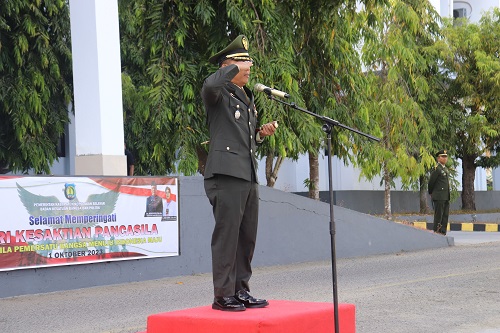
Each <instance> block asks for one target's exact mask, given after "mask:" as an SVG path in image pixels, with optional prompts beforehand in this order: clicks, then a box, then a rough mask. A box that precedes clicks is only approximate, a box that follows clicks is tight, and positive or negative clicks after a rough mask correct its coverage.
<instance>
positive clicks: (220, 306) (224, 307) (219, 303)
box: [212, 296, 246, 311]
mask: <svg viewBox="0 0 500 333" xmlns="http://www.w3.org/2000/svg"><path fill="white" fill-rule="evenodd" d="M212 309H214V310H221V311H245V310H246V308H245V306H244V305H243V304H241V303H240V302H239V301H238V300H237V299H236V298H234V297H233V296H229V297H216V298H214V302H213V304H212Z"/></svg>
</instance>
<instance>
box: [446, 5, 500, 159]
mask: <svg viewBox="0 0 500 333" xmlns="http://www.w3.org/2000/svg"><path fill="white" fill-rule="evenodd" d="M499 20H500V10H499V9H498V8H497V9H495V10H494V11H492V12H489V13H486V14H485V15H484V16H483V17H482V19H481V21H480V23H479V24H473V23H469V22H468V21H466V20H463V19H462V20H460V21H456V22H454V23H455V24H453V22H451V21H448V22H446V25H445V27H444V29H443V34H444V35H445V36H446V40H443V42H442V45H441V56H442V58H443V59H444V66H445V68H446V69H447V70H448V72H449V73H450V79H449V80H448V84H449V89H448V91H447V95H446V97H447V99H448V103H449V105H450V108H451V112H450V114H451V117H450V120H451V122H452V127H453V128H454V129H455V136H454V138H455V140H454V141H453V142H452V143H453V148H455V149H456V151H457V156H458V157H460V158H472V159H473V160H475V161H476V163H475V165H476V166H483V167H494V166H498V165H499V164H498V162H500V161H499V160H498V159H497V158H491V159H490V158H488V157H485V156H484V155H485V153H486V152H492V151H495V150H496V149H497V147H499V144H500V99H499V98H498V96H499V93H500V80H499V77H500V76H499V72H500V59H499V57H498V50H499V49H500V41H499V38H498V36H500V23H499ZM480 156H483V157H482V158H481V159H478V157H480Z"/></svg>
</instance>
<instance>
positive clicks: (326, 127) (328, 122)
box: [264, 90, 380, 333]
mask: <svg viewBox="0 0 500 333" xmlns="http://www.w3.org/2000/svg"><path fill="white" fill-rule="evenodd" d="M264 92H265V93H266V94H267V97H268V98H269V99H270V100H273V101H277V102H279V103H281V104H284V105H286V106H289V107H291V108H292V109H296V110H299V111H302V112H304V113H307V114H309V115H311V116H313V117H316V118H318V119H321V120H322V121H323V123H324V124H323V127H322V128H321V129H322V130H323V132H325V133H326V137H327V143H328V147H327V152H328V189H329V192H330V246H331V258H332V282H333V318H334V324H335V331H334V332H335V333H340V330H339V304H338V293H337V259H336V253H335V233H336V231H335V219H334V214H333V206H334V205H333V181H332V135H331V133H332V129H333V127H334V126H338V127H341V128H344V129H347V130H349V131H351V132H354V133H357V134H359V135H362V136H364V137H367V138H369V139H371V140H373V141H377V142H379V141H380V139H379V138H376V137H374V136H371V135H369V134H366V133H363V132H361V131H358V130H357V129H355V128H351V127H348V126H346V125H344V124H341V123H340V122H338V121H337V120H333V119H331V118H328V117H325V116H321V115H319V114H316V113H314V112H311V111H309V110H306V109H303V108H301V107H299V106H297V105H296V104H295V103H294V102H292V103H288V102H285V101H283V100H280V99H276V98H274V96H272V94H271V91H265V90H264Z"/></svg>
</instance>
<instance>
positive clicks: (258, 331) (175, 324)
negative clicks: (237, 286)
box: [144, 300, 356, 333]
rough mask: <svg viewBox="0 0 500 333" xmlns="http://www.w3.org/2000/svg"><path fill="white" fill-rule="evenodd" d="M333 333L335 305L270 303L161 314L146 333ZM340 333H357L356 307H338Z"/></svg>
mask: <svg viewBox="0 0 500 333" xmlns="http://www.w3.org/2000/svg"><path fill="white" fill-rule="evenodd" d="M231 328H234V331H237V332H238V333H305V332H307V333H311V332H313V333H332V332H334V320H333V304H331V303H314V302H296V301H275V300H271V301H269V306H267V307H266V308H262V309H247V310H246V311H242V312H225V311H217V310H213V309H212V307H211V306H204V307H198V308H192V309H186V310H179V311H172V312H165V313H158V314H154V315H151V316H149V317H148V324H147V331H146V332H144V333H167V332H168V333H198V332H200V333H201V332H203V333H212V332H213V333H220V332H225V331H229V330H230V329H231ZM339 330H340V333H355V332H356V318H355V306H354V304H339ZM231 331H232V330H231Z"/></svg>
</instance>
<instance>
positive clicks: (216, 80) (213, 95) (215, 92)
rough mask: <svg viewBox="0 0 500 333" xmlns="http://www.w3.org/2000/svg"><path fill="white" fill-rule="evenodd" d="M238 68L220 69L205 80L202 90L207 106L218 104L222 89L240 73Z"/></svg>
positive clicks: (225, 67) (226, 67)
mask: <svg viewBox="0 0 500 333" xmlns="http://www.w3.org/2000/svg"><path fill="white" fill-rule="evenodd" d="M239 71H240V70H239V69H238V66H236V65H234V64H233V65H229V66H224V67H221V68H219V69H218V70H217V71H216V72H215V73H213V74H212V75H210V76H209V77H207V78H206V79H205V82H204V83H203V88H202V89H201V97H202V98H203V102H204V103H205V104H206V105H214V104H216V103H217V102H218V101H219V99H220V98H221V96H222V89H221V88H222V87H223V86H225V85H226V84H228V83H229V82H231V80H232V79H233V78H234V77H235V76H236V74H238V73H239Z"/></svg>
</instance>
